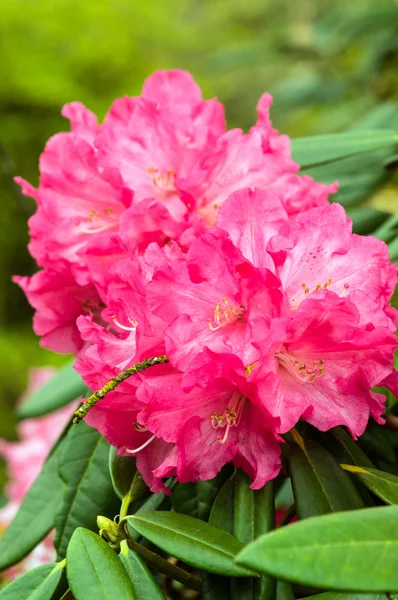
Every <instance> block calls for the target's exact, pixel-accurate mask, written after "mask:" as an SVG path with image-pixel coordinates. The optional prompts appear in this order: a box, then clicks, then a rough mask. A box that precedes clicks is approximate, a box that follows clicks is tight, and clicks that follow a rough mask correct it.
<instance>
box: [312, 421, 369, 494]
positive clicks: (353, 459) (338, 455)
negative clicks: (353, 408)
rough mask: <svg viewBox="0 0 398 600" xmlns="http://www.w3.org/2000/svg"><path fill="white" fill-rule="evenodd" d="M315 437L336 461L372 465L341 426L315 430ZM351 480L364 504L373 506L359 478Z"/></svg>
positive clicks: (364, 465)
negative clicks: (327, 429) (322, 430)
mask: <svg viewBox="0 0 398 600" xmlns="http://www.w3.org/2000/svg"><path fill="white" fill-rule="evenodd" d="M315 439H316V441H317V442H319V443H320V444H321V445H322V446H323V447H324V448H326V450H328V451H329V452H330V453H331V454H333V456H334V457H335V459H336V460H337V462H338V463H346V464H349V465H357V466H363V467H371V468H372V467H373V466H374V465H373V463H372V462H371V461H370V460H369V458H368V457H367V456H366V454H365V453H364V452H363V451H362V450H361V448H360V447H359V446H358V444H357V443H356V442H354V440H353V439H352V437H351V436H350V435H349V434H348V433H347V432H346V431H345V430H344V429H343V428H342V427H335V428H334V429H331V430H330V431H327V432H325V433H321V432H317V437H316V438H315ZM352 480H353V483H354V485H355V487H356V488H357V490H358V493H359V495H360V496H361V498H362V501H363V503H364V505H365V506H374V505H375V501H374V499H373V497H372V496H371V494H370V493H369V492H368V490H367V489H366V487H365V486H364V485H363V484H362V483H361V482H360V481H359V479H356V478H355V477H352Z"/></svg>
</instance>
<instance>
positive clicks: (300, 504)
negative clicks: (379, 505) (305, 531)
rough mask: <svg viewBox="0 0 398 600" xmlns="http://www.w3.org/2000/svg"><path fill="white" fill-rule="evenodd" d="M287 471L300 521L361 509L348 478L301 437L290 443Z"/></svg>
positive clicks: (316, 446)
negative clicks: (290, 479) (330, 513)
mask: <svg viewBox="0 0 398 600" xmlns="http://www.w3.org/2000/svg"><path fill="white" fill-rule="evenodd" d="M289 470H290V474H291V477H292V486H293V494H294V498H295V502H296V508H297V515H298V517H299V519H306V518H307V517H312V516H315V515H322V514H326V513H329V512H336V511H340V510H350V509H355V508H362V507H363V502H362V500H361V497H360V496H359V494H358V492H357V490H356V488H355V486H354V484H353V482H352V481H351V479H350V477H349V475H347V473H345V472H344V471H343V469H342V468H341V467H340V465H339V464H338V462H337V461H336V460H335V459H334V458H333V456H332V455H331V454H330V453H329V452H328V451H327V450H325V449H324V448H323V447H322V446H320V445H319V444H316V443H315V442H312V441H310V440H303V439H302V438H301V441H300V442H299V443H297V444H293V446H292V447H291V450H290V454H289Z"/></svg>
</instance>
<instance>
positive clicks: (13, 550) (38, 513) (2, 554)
mask: <svg viewBox="0 0 398 600" xmlns="http://www.w3.org/2000/svg"><path fill="white" fill-rule="evenodd" d="M64 443H65V442H64V441H62V442H61V443H60V444H59V445H58V447H57V449H56V450H55V451H54V452H52V454H51V455H50V457H49V458H48V460H47V461H46V463H45V465H44V467H43V469H42V471H41V473H40V474H39V476H38V477H37V479H36V481H35V482H34V483H33V485H32V487H31V488H30V490H29V491H28V493H27V494H26V496H25V497H24V499H23V501H22V503H21V505H20V507H19V510H18V512H17V514H16V515H15V517H14V519H13V520H12V521H11V523H10V524H9V526H8V527H7V529H6V531H5V532H4V535H3V536H2V538H1V540H0V571H2V570H3V569H6V568H7V567H10V566H11V565H14V564H15V563H17V562H19V561H20V560H22V558H24V557H25V556H26V555H27V554H28V553H29V552H30V551H31V550H32V549H33V548H34V547H35V546H36V545H37V544H38V543H39V542H40V541H41V540H42V539H43V538H44V537H45V536H46V535H47V533H48V532H49V531H50V529H52V527H53V526H54V520H55V515H56V513H57V511H58V509H59V505H60V503H61V502H62V497H63V494H64V484H63V482H62V480H61V479H60V478H59V477H58V460H59V455H60V453H61V452H62V448H63V446H64Z"/></svg>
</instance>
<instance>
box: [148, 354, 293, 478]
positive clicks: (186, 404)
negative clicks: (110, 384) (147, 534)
mask: <svg viewBox="0 0 398 600" xmlns="http://www.w3.org/2000/svg"><path fill="white" fill-rule="evenodd" d="M206 354H207V358H208V360H209V361H217V360H218V359H219V358H220V355H217V354H214V353H211V352H210V351H207V353H206ZM221 361H222V362H226V363H227V362H228V363H229V365H230V366H231V365H232V364H234V366H235V369H236V370H235V372H234V371H233V370H232V369H231V370H230V372H229V377H228V378H227V377H225V375H224V377H215V378H212V380H211V381H210V382H209V383H208V384H207V385H205V386H204V387H199V386H198V385H196V386H194V387H191V388H190V389H189V390H184V389H183V385H182V374H181V373H175V374H174V375H171V376H169V377H168V378H167V379H166V378H165V379H164V380H163V381H160V380H159V379H149V380H144V382H143V383H142V384H141V386H140V388H139V390H138V392H137V393H138V396H139V398H140V399H142V400H143V401H145V402H146V403H147V405H146V407H145V408H144V410H143V411H142V412H141V413H140V414H139V415H138V418H139V420H140V422H142V423H145V424H146V425H147V427H148V428H149V429H150V430H151V431H154V432H155V434H156V436H157V437H162V438H163V439H165V440H167V441H168V442H170V443H173V444H175V457H176V460H175V472H174V473H173V474H176V475H177V477H178V479H179V481H197V480H198V479H202V480H206V479H212V478H213V477H215V476H216V475H217V473H218V472H219V471H220V469H221V468H222V467H223V466H224V465H225V464H226V463H227V462H230V461H232V462H233V463H234V464H235V465H236V466H237V467H240V468H242V469H243V470H245V471H246V472H247V473H248V474H249V476H250V477H251V478H252V480H253V483H252V485H251V487H252V488H253V489H259V488H261V487H263V485H264V484H265V483H266V482H267V481H269V480H270V479H273V478H274V477H275V476H276V475H277V474H278V472H279V470H280V466H281V461H280V448H279V443H278V438H277V437H276V436H275V433H274V424H273V422H272V418H271V416H270V414H269V413H268V411H267V409H266V408H265V407H264V406H262V405H261V404H259V403H257V402H256V401H255V399H251V396H252V394H251V390H250V386H251V384H250V383H249V382H248V381H247V379H246V377H245V374H244V369H243V364H242V363H241V361H239V359H237V358H236V357H235V356H233V355H226V356H221ZM207 366H208V365H205V367H206V368H207ZM199 371H200V368H199ZM206 376H208V373H207V374H206Z"/></svg>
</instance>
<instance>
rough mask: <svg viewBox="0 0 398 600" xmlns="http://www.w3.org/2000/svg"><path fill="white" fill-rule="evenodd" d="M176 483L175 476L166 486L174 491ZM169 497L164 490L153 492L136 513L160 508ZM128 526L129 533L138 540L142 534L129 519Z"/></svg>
mask: <svg viewBox="0 0 398 600" xmlns="http://www.w3.org/2000/svg"><path fill="white" fill-rule="evenodd" d="M175 484H176V479H175V478H174V477H170V479H168V480H167V481H166V483H165V486H166V487H167V489H169V490H170V491H172V490H173V488H174V486H175ZM167 499H168V497H167V496H166V495H165V494H164V493H163V492H159V493H158V494H151V496H149V498H148V499H147V500H145V502H144V503H143V504H142V505H141V506H140V507H139V508H138V509H137V510H136V511H135V513H134V514H136V515H139V514H141V513H146V512H150V511H152V510H158V508H160V507H161V506H162V504H163V503H164V502H165V500H167ZM127 528H128V531H129V535H130V536H131V537H132V538H133V540H136V541H137V540H139V539H140V537H141V536H140V534H139V533H138V532H137V531H136V530H135V529H133V528H132V527H131V526H130V524H129V522H128V521H127Z"/></svg>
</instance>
